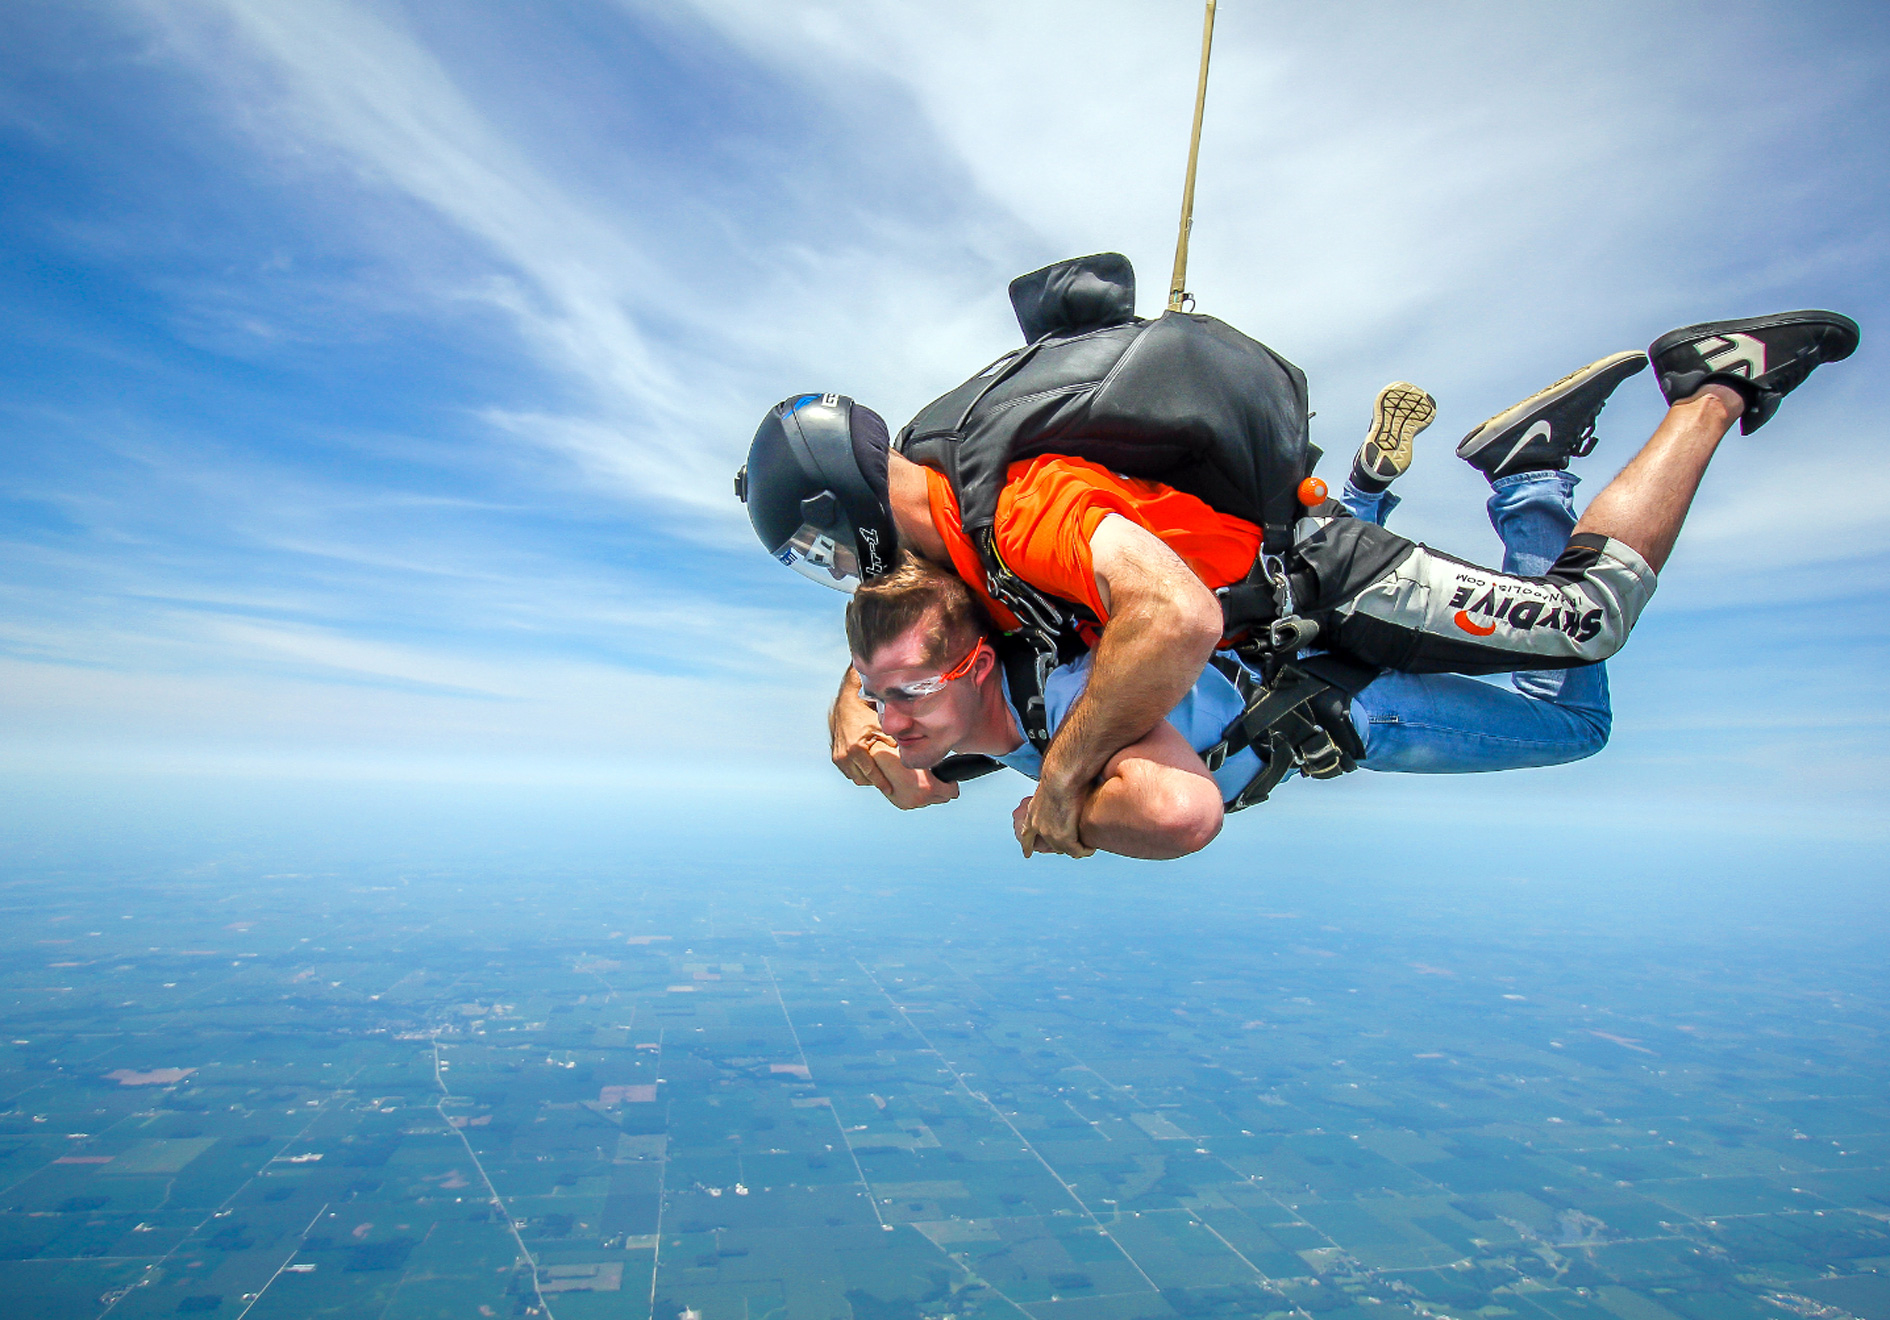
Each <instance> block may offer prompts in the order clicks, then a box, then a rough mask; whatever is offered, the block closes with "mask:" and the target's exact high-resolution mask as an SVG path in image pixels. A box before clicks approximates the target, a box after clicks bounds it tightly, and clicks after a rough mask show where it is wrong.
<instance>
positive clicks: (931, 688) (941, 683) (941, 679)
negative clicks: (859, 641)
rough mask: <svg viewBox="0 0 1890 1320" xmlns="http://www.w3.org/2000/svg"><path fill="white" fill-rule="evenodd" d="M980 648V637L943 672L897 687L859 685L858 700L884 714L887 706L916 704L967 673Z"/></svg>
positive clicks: (981, 647)
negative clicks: (879, 689) (877, 688)
mask: <svg viewBox="0 0 1890 1320" xmlns="http://www.w3.org/2000/svg"><path fill="white" fill-rule="evenodd" d="M982 650H984V639H983V638H982V637H981V638H979V639H978V641H977V643H976V644H975V645H974V646H972V648H971V650H970V652H969V653H968V654H967V655H966V656H965V658H964V659H963V660H960V661H959V662H958V663H957V664H955V665H953V666H952V667H951V668H950V669H947V670H946V671H945V672H944V673H942V674H934V675H932V677H930V678H921V679H916V680H914V681H913V682H910V683H902V684H900V685H899V686H898V687H889V688H887V689H886V690H885V691H884V692H872V691H869V690H868V689H866V688H865V687H861V689H860V700H862V701H864V702H865V703H866V704H867V705H869V706H871V707H872V708H873V709H874V710H876V711H878V712H879V713H880V714H882V715H883V714H885V712H886V707H888V706H913V705H917V704H918V703H919V702H921V701H924V700H925V699H926V698H927V697H931V696H937V695H938V694H939V693H941V692H943V691H944V690H945V685H946V684H947V683H951V682H953V681H955V680H957V679H961V678H963V677H964V676H965V675H966V674H969V673H970V672H971V666H972V665H973V664H975V663H977V660H978V653H979V652H980V651H982Z"/></svg>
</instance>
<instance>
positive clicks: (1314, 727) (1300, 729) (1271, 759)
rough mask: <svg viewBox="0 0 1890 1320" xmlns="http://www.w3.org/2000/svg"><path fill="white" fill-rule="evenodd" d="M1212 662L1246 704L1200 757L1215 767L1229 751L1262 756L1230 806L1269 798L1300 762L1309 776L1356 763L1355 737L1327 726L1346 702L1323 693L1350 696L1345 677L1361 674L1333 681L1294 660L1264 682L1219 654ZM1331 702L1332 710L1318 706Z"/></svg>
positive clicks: (1331, 774) (1321, 776)
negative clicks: (1339, 735)
mask: <svg viewBox="0 0 1890 1320" xmlns="http://www.w3.org/2000/svg"><path fill="white" fill-rule="evenodd" d="M1317 658H1318V657H1315V659H1317ZM1213 663H1214V664H1215V666H1216V667H1217V668H1219V669H1220V670H1221V672H1222V673H1224V674H1227V676H1228V677H1229V678H1230V679H1232V680H1233V682H1234V684H1235V686H1236V687H1237V688H1238V689H1239V690H1240V694H1241V696H1242V698H1243V699H1244V700H1245V701H1246V703H1247V704H1246V709H1245V710H1243V711H1242V712H1241V714H1240V718H1239V719H1237V720H1235V721H1234V722H1233V723H1232V724H1230V725H1228V726H1227V730H1226V732H1225V734H1224V735H1223V737H1222V739H1221V741H1220V742H1219V743H1217V744H1215V745H1214V746H1213V747H1210V748H1208V750H1207V751H1205V752H1203V753H1202V759H1203V760H1204V761H1206V762H1207V767H1208V770H1209V771H1210V772H1212V771H1215V770H1219V769H1220V768H1221V766H1222V765H1223V764H1225V763H1226V761H1227V758H1228V757H1229V756H1232V755H1234V754H1236V753H1238V752H1240V751H1242V750H1243V749H1245V748H1248V747H1252V748H1254V750H1255V751H1256V753H1258V754H1259V755H1260V757H1261V761H1262V764H1261V767H1260V770H1259V772H1258V773H1257V774H1255V775H1254V776H1253V778H1252V779H1249V780H1248V781H1247V784H1246V786H1245V787H1244V788H1242V789H1241V790H1240V792H1238V793H1236V794H1235V795H1234V797H1233V800H1232V801H1230V802H1228V803H1227V810H1228V811H1241V810H1244V809H1245V808H1247V807H1251V806H1253V805H1254V804H1256V803H1259V802H1265V801H1266V800H1267V797H1268V795H1269V794H1271V793H1272V792H1273V790H1274V789H1275V788H1276V787H1278V785H1279V783H1280V781H1281V780H1282V779H1284V778H1286V773H1287V771H1289V770H1292V769H1295V768H1297V769H1298V770H1299V771H1300V773H1301V774H1304V775H1306V776H1307V777H1308V778H1310V779H1332V778H1336V777H1337V776H1339V775H1342V774H1345V773H1346V772H1347V771H1349V770H1352V769H1355V768H1356V765H1357V763H1356V762H1355V761H1354V760H1353V754H1352V752H1350V751H1349V750H1348V745H1351V746H1356V743H1357V740H1356V739H1355V738H1349V739H1346V740H1345V741H1344V743H1341V741H1340V740H1339V739H1338V738H1336V737H1335V736H1334V734H1333V731H1332V730H1331V729H1329V728H1328V727H1327V721H1328V720H1344V719H1346V718H1348V717H1347V715H1346V713H1345V704H1344V703H1343V702H1341V701H1337V700H1336V699H1335V700H1334V701H1333V702H1331V703H1326V702H1321V701H1320V700H1319V699H1320V698H1321V697H1323V696H1325V695H1327V694H1329V693H1334V692H1340V693H1344V694H1345V695H1346V696H1350V695H1351V694H1352V692H1353V691H1355V690H1356V689H1353V688H1350V687H1349V686H1348V684H1347V682H1346V681H1345V680H1353V681H1356V679H1357V677H1358V676H1359V675H1358V674H1354V673H1351V672H1344V673H1342V674H1338V675H1335V676H1336V677H1340V678H1341V681H1340V682H1333V681H1331V680H1330V679H1328V678H1325V677H1323V676H1320V675H1315V674H1310V673H1307V672H1305V670H1304V669H1301V668H1299V667H1298V663H1295V664H1289V665H1284V666H1282V667H1281V669H1280V671H1279V673H1277V674H1276V675H1274V678H1273V681H1272V682H1271V683H1268V684H1266V685H1264V686H1263V685H1261V684H1259V683H1256V682H1254V680H1253V677H1252V675H1250V674H1249V673H1248V672H1247V671H1246V669H1244V668H1243V667H1241V666H1240V665H1239V664H1237V663H1235V662H1234V661H1232V660H1231V659H1223V658H1221V657H1216V659H1215V660H1214V662H1213ZM1359 672H1360V674H1362V673H1363V671H1359ZM1365 681H1366V682H1369V681H1370V679H1369V678H1366V679H1365ZM1360 686H1363V684H1360ZM1328 704H1329V705H1330V706H1331V709H1330V710H1329V711H1327V710H1321V709H1320V707H1321V706H1325V705H1328Z"/></svg>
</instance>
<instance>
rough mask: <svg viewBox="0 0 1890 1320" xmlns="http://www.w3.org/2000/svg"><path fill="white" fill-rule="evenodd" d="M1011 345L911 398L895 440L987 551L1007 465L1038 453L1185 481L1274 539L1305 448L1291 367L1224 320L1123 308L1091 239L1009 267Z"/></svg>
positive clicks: (1297, 378) (1280, 544) (1298, 380)
mask: <svg viewBox="0 0 1890 1320" xmlns="http://www.w3.org/2000/svg"><path fill="white" fill-rule="evenodd" d="M1010 294H1011V306H1012V308H1013V309H1014V310H1015V311H1016V313H1017V323H1018V325H1019V327H1020V328H1021V329H1022V330H1023V332H1024V339H1025V341H1026V343H1025V346H1024V347H1023V348H1020V349H1017V350H1015V351H1014V352H1011V353H1008V354H1006V355H1005V356H1004V357H1002V358H999V359H998V360H997V361H996V362H994V363H992V364H991V365H990V366H989V367H986V368H985V369H984V370H983V371H981V372H979V373H978V374H977V375H975V376H973V377H972V378H971V379H970V380H968V381H966V382H965V383H964V384H962V385H960V386H959V387H958V388H957V389H955V390H953V391H951V392H950V393H949V394H946V395H945V396H944V397H942V398H939V399H936V400H934V401H933V402H932V403H930V404H928V405H926V406H925V407H924V408H923V409H921V410H920V412H919V414H918V416H916V417H914V418H913V419H912V421H911V422H910V423H909V424H908V425H907V426H906V427H905V429H904V430H902V431H901V432H900V433H899V436H898V438H897V439H896V440H895V441H894V447H895V448H897V449H898V450H899V452H900V453H902V454H904V455H905V456H906V457H907V458H909V459H911V460H912V461H914V462H916V463H923V464H926V465H927V466H930V467H936V468H938V469H939V470H940V471H941V472H943V473H944V474H945V475H946V477H947V478H948V479H949V480H950V481H951V484H952V489H953V491H954V492H956V494H957V496H958V504H959V512H960V514H961V516H962V518H963V521H964V528H965V532H966V533H967V535H968V536H969V537H970V538H971V541H972V543H973V544H974V545H976V546H977V547H978V548H979V552H980V554H981V555H983V556H984V557H985V559H986V568H987V570H992V571H995V570H997V569H998V568H999V567H1000V566H999V565H997V564H995V563H994V562H992V560H993V557H994V551H993V550H992V548H991V531H992V526H993V523H994V521H995V519H996V516H997V502H998V494H999V492H1000V491H1001V490H1002V489H1003V487H1004V477H1005V472H1006V469H1008V468H1009V466H1010V465H1011V464H1012V463H1015V462H1017V461H1019V460H1020V459H1028V458H1034V457H1037V456H1038V455H1041V454H1061V455H1065V456H1068V457H1074V458H1085V459H1089V460H1090V461H1092V462H1095V463H1098V464H1100V465H1102V466H1103V467H1106V468H1109V469H1110V470H1111V471H1114V472H1119V473H1121V474H1123V475H1124V476H1131V477H1146V478H1149V479H1152V480H1157V481H1161V482H1164V483H1166V484H1167V485H1170V486H1173V487H1175V488H1176V489H1177V490H1182V491H1186V492H1187V493H1189V494H1190V495H1194V496H1197V497H1199V498H1200V499H1202V500H1204V501H1205V502H1206V503H1207V504H1208V505H1210V506H1211V507H1213V508H1214V509H1216V510H1218V511H1220V512H1222V513H1227V514H1232V515H1233V516H1234V517H1237V518H1244V519H1246V520H1247V521H1248V522H1252V523H1255V524H1257V525H1259V526H1260V527H1262V528H1263V529H1264V530H1265V534H1266V545H1267V549H1268V550H1270V551H1273V552H1275V553H1277V552H1279V551H1281V550H1284V549H1285V548H1286V547H1287V545H1288V544H1289V542H1290V540H1291V535H1292V526H1293V522H1294V520H1295V519H1296V518H1297V517H1298V516H1299V513H1300V504H1299V498H1298V491H1299V483H1300V482H1301V481H1302V480H1303V479H1304V478H1305V477H1307V476H1309V475H1310V474H1311V472H1312V469H1313V465H1314V464H1315V463H1316V462H1317V461H1318V457H1319V451H1318V450H1317V449H1315V448H1314V447H1313V446H1312V444H1311V443H1310V441H1309V439H1308V435H1307V425H1306V424H1307V418H1308V416H1309V414H1308V412H1307V401H1306V376H1305V373H1303V372H1302V371H1300V369H1299V368H1298V367H1295V366H1294V365H1293V364H1292V363H1290V362H1288V361H1287V360H1286V359H1285V358H1283V357H1281V356H1280V355H1279V354H1277V353H1275V352H1273V350H1271V349H1269V348H1268V347H1267V346H1266V345H1265V344H1262V343H1259V342H1258V341H1257V340H1253V339H1250V338H1248V337H1247V336H1246V335H1243V334H1242V333H1241V332H1240V331H1238V330H1236V329H1234V328H1233V327H1232V326H1230V325H1228V324H1227V323H1226V322H1224V321H1220V320H1217V319H1216V318H1214V317H1212V316H1202V315H1199V314H1196V313H1192V312H1181V311H1168V312H1164V313H1163V314H1162V315H1161V316H1158V317H1154V318H1152V319H1144V318H1142V317H1138V316H1137V315H1136V314H1135V272H1134V270H1133V268H1132V267H1131V266H1130V265H1129V259H1128V258H1127V257H1124V256H1122V255H1121V254H1119V253H1114V252H1105V253H1100V254H1098V255H1095V256H1089V257H1079V258H1076V259H1074V260H1071V261H1062V262H1058V263H1057V264H1055V265H1053V266H1046V267H1044V268H1043V269H1042V270H1038V271H1032V272H1031V273H1030V274H1028V275H1020V276H1019V277H1018V278H1017V279H1015V280H1013V281H1011V286H1010Z"/></svg>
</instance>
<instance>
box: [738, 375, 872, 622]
mask: <svg viewBox="0 0 1890 1320" xmlns="http://www.w3.org/2000/svg"><path fill="white" fill-rule="evenodd" d="M889 451H890V445H889V443H888V439H887V433H886V423H885V421H884V420H882V419H881V417H880V415H879V414H878V413H876V412H874V411H873V410H872V409H871V408H868V407H866V406H865V405H863V404H858V403H855V402H853V400H851V399H849V398H848V397H847V396H846V395H844V394H797V395H795V396H794V397H793V398H791V399H783V400H782V401H781V402H780V403H777V404H775V405H774V407H772V408H770V409H769V410H768V415H767V416H766V417H764V418H763V419H762V421H761V429H760V430H758V431H756V432H755V442H754V444H752V445H750V446H749V447H748V461H747V462H746V463H744V464H743V465H742V470H741V471H740V472H737V473H736V474H735V495H736V497H737V498H738V499H740V500H741V501H742V503H744V504H746V505H747V506H748V521H749V522H751V523H753V524H754V525H755V535H756V536H759V537H760V538H761V543H762V544H763V545H764V546H766V547H767V548H768V553H769V554H771V555H773V556H774V557H775V558H776V559H778V560H780V561H781V562H782V563H784V564H786V565H787V566H788V567H789V568H791V569H793V570H794V571H795V572H796V573H799V574H801V575H802V576H803V577H810V578H812V579H813V580H814V581H816V582H818V583H820V584H822V585H823V586H829V587H833V588H835V589H836V590H839V591H847V592H850V591H852V590H853V589H854V588H855V587H857V586H859V585H860V581H861V579H863V578H870V577H878V576H879V575H880V574H881V573H885V572H888V571H890V570H891V568H892V566H893V558H894V554H895V552H896V551H897V549H898V544H899V542H898V535H897V533H896V532H895V530H894V527H893V520H892V510H891V508H890V507H889V502H888V500H887V498H886V461H887V459H886V456H887V454H888V452H889Z"/></svg>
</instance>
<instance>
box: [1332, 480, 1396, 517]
mask: <svg viewBox="0 0 1890 1320" xmlns="http://www.w3.org/2000/svg"><path fill="white" fill-rule="evenodd" d="M1401 502H1402V501H1400V500H1399V499H1398V497H1397V496H1396V495H1393V494H1392V493H1391V488H1390V487H1386V488H1385V489H1384V490H1381V491H1378V492H1376V493H1375V494H1367V493H1366V492H1364V491H1362V490H1360V489H1359V488H1358V487H1357V486H1354V485H1353V484H1352V483H1351V482H1350V481H1348V482H1346V483H1345V490H1344V491H1342V492H1341V493H1340V495H1339V503H1341V504H1343V505H1344V506H1345V508H1346V512H1348V513H1350V514H1351V515H1352V516H1353V517H1354V518H1357V519H1359V520H1360V521H1361V522H1368V523H1377V524H1378V525H1379V526H1380V527H1383V526H1384V525H1385V519H1387V518H1389V517H1390V516H1391V511H1392V510H1393V509H1395V508H1397V507H1398V505H1399V504H1400V503H1401Z"/></svg>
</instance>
